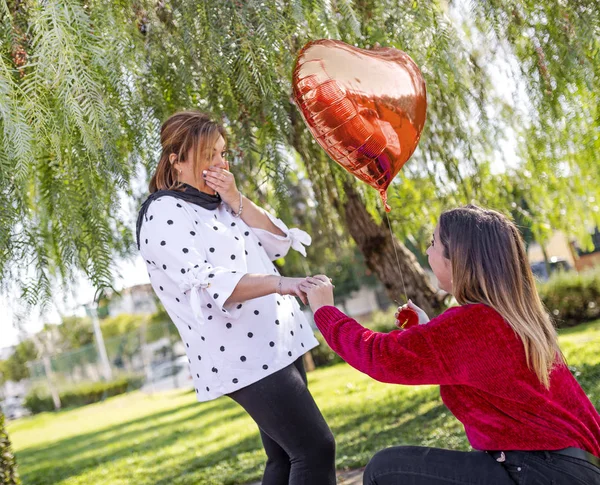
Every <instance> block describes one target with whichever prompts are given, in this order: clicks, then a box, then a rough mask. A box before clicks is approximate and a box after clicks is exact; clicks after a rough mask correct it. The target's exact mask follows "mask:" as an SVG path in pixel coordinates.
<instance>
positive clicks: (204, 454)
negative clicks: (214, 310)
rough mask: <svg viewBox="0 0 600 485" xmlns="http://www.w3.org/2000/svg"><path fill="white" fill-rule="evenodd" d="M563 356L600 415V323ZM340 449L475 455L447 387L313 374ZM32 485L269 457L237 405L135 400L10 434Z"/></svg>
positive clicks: (187, 473) (343, 458) (181, 477)
mask: <svg viewBox="0 0 600 485" xmlns="http://www.w3.org/2000/svg"><path fill="white" fill-rule="evenodd" d="M560 340H561V347H562V349H563V350H564V352H565V355H566V357H567V360H568V362H569V365H570V366H571V369H572V371H573V372H574V373H575V375H576V376H577V378H578V380H579V382H580V383H581V384H582V386H583V387H584V389H585V390H586V392H587V393H588V395H589V396H590V398H591V399H592V402H593V403H594V405H595V406H596V408H597V409H598V408H600V321H598V322H593V323H590V324H585V325H580V326H578V327H575V328H573V329H568V330H565V331H563V332H561V338H560ZM309 379H310V388H311V390H312V393H313V395H314V396H315V399H316V400H317V402H318V404H319V406H320V408H321V410H322V411H323V414H324V415H325V418H326V419H327V422H328V423H329V425H330V426H331V428H332V430H333V433H334V435H335V437H336V440H337V447H338V448H337V466H338V469H345V468H355V467H359V466H363V465H365V464H366V463H367V461H368V460H369V458H370V457H371V456H372V455H373V454H374V453H375V452H376V451H378V450H379V449H381V448H384V447H387V446H393V445H399V444H416V445H426V446H438V447H445V448H453V449H461V450H466V449H468V443H467V440H466V438H465V437H464V433H463V429H462V426H461V424H460V423H459V422H458V421H457V420H456V419H454V417H453V416H452V415H451V414H450V413H449V412H448V411H447V409H446V408H445V407H444V406H443V404H442V402H441V400H440V398H439V392H438V389H437V387H431V386H427V387H402V386H394V385H388V384H380V383H378V382H375V381H373V380H371V379H370V378H369V377H367V376H364V375H362V374H360V373H359V372H357V371H355V370H354V369H352V368H351V367H349V366H348V365H346V364H338V365H335V366H332V367H329V368H325V369H320V370H317V371H315V372H312V373H310V374H309ZM8 429H9V434H10V436H11V438H12V440H13V446H14V450H15V451H16V455H17V460H18V464H19V469H20V473H21V476H22V478H23V484H24V485H42V484H44V485H46V484H61V485H92V484H103V485H124V484H135V485H158V484H160V485H167V484H168V485H177V484H179V485H183V484H186V485H192V484H193V485H197V484H203V485H213V484H214V485H216V484H239V483H245V482H248V481H252V480H258V479H260V475H261V471H262V465H263V462H264V460H265V455H264V453H263V451H262V448H261V444H260V438H259V435H258V432H257V429H256V427H255V425H254V423H253V422H252V420H251V419H250V418H248V417H247V416H246V415H245V413H244V412H243V411H242V410H241V408H239V407H238V406H237V405H235V404H234V403H233V402H232V401H230V400H229V399H227V398H221V399H218V400H216V401H211V402H207V403H202V404H199V403H197V402H196V400H195V397H194V392H193V391H192V392H188V391H183V392H182V391H170V392H166V393H162V394H157V395H154V396H147V395H144V394H142V393H140V392H134V393H130V394H127V395H123V396H117V397H114V398H111V399H108V400H106V401H104V402H102V403H98V404H93V405H89V406H86V407H83V408H79V409H74V410H67V411H62V412H59V413H44V414H40V415H37V416H33V417H29V418H24V419H21V420H18V421H15V422H12V423H10V424H9V426H8Z"/></svg>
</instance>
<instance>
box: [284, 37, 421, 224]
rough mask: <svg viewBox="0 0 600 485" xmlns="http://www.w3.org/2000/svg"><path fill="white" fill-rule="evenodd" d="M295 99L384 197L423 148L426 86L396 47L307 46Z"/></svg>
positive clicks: (313, 126) (342, 158) (323, 140)
mask: <svg viewBox="0 0 600 485" xmlns="http://www.w3.org/2000/svg"><path fill="white" fill-rule="evenodd" d="M292 82H293V87H294V100H295V102H296V104H297V105H298V107H299V108H300V111H301V112H302V115H303V116H304V120H305V121H306V124H307V125H308V128H309V129H310V131H311V133H312V134H313V136H314V137H315V138H316V140H317V141H318V142H319V144H320V145H321V146H322V147H323V148H324V149H325V151H326V152H327V153H328V154H329V156H330V157H331V158H332V159H333V160H335V161H336V162H337V163H339V164H340V165H341V166H342V167H344V168H345V169H346V170H348V171H349V172H350V173H352V174H354V175H355V176H356V177H358V178H359V179H360V180H363V181H364V182H367V183H368V184H369V185H371V186H373V187H374V188H376V189H377V190H378V191H379V193H380V194H381V199H382V200H383V203H384V205H385V210H386V211H388V212H389V210H390V207H389V206H388V204H387V192H386V191H387V188H388V186H389V185H390V183H391V181H392V179H393V178H394V177H395V176H396V174H397V173H398V172H399V171H400V169H401V168H402V166H403V165H404V164H405V163H406V161H407V160H408V159H409V158H410V156H411V155H412V154H413V152H414V151H415V148H416V147H417V144H418V142H419V138H420V137H421V131H422V130H423V125H424V124H425V114H426V111H427V99H426V91H425V81H424V80H423V76H422V74H421V71H420V70H419V68H418V67H417V65H416V64H415V63H414V61H413V60H412V59H411V58H410V57H409V56H408V55H407V54H405V53H404V52H402V51H400V50H398V49H394V48H391V47H385V48H376V49H373V50H365V49H359V48H357V47H353V46H350V45H348V44H345V43H344V42H341V41H338V40H329V39H322V40H316V41H313V42H309V43H308V44H306V45H305V46H304V47H303V48H302V50H301V51H300V53H299V54H298V58H297V60H296V65H295V67H294V74H293V80H292Z"/></svg>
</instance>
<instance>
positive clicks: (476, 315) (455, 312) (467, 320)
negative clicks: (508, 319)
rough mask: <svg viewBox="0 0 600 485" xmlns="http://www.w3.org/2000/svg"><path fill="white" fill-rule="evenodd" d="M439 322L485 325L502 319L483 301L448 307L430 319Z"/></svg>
mask: <svg viewBox="0 0 600 485" xmlns="http://www.w3.org/2000/svg"><path fill="white" fill-rule="evenodd" d="M434 321H439V322H440V323H442V322H443V323H462V324H464V325H470V324H476V325H485V324H486V323H492V324H494V325H495V324H497V323H498V322H502V321H504V319H503V318H502V315H500V314H499V313H498V312H497V311H496V310H495V309H494V308H492V307H491V306H489V305H485V304H483V303H470V304H466V305H457V306H453V307H450V308H448V309H447V310H446V311H445V312H443V313H442V314H441V315H439V316H438V317H436V318H434V319H432V322H434Z"/></svg>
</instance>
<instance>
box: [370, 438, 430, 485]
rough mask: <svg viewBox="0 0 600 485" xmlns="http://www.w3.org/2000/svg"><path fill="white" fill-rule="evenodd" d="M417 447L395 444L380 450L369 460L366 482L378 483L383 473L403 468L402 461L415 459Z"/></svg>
mask: <svg viewBox="0 0 600 485" xmlns="http://www.w3.org/2000/svg"><path fill="white" fill-rule="evenodd" d="M417 451H418V448H417V447H412V446H395V447H393V448H385V449H383V450H381V451H378V452H377V453H375V455H373V458H371V459H370V460H369V463H368V464H367V468H365V473H364V483H365V484H366V485H376V484H378V482H377V477H378V476H379V475H381V474H386V473H388V472H389V471H390V470H397V469H399V468H402V463H403V462H404V463H406V462H409V461H411V460H414V459H415V456H414V455H415V453H416V452H417Z"/></svg>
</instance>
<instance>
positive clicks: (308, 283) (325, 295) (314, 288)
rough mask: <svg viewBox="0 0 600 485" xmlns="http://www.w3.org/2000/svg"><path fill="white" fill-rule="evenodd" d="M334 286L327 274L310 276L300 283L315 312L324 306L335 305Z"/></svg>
mask: <svg viewBox="0 0 600 485" xmlns="http://www.w3.org/2000/svg"><path fill="white" fill-rule="evenodd" d="M333 288H335V287H334V286H333V285H332V284H331V280H330V279H329V278H328V277H327V276H325V275H316V276H309V277H307V278H306V279H305V280H304V282H302V283H301V284H300V289H302V291H304V293H306V296H307V297H308V303H309V304H310V309H311V310H312V311H313V313H314V312H316V311H317V310H318V309H319V308H321V307H322V306H333Z"/></svg>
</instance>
